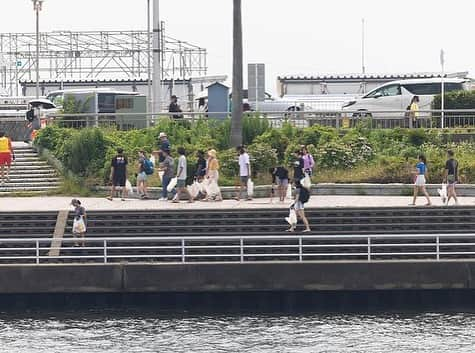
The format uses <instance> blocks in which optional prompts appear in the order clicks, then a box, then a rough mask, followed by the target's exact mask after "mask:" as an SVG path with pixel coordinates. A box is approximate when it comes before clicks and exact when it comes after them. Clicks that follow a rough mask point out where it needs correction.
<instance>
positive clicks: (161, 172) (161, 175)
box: [158, 170, 164, 182]
mask: <svg viewBox="0 0 475 353" xmlns="http://www.w3.org/2000/svg"><path fill="white" fill-rule="evenodd" d="M163 174H164V172H163V170H159V171H158V177H159V178H160V182H163Z"/></svg>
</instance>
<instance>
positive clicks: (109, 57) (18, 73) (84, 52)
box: [0, 22, 207, 98]
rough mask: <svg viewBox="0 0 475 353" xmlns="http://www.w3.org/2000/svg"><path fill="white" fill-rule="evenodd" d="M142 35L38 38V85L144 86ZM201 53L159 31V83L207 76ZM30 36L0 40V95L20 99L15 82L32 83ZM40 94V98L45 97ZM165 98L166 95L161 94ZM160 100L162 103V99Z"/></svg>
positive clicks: (65, 34)
mask: <svg viewBox="0 0 475 353" xmlns="http://www.w3.org/2000/svg"><path fill="white" fill-rule="evenodd" d="M151 39H152V33H149V32H147V31H53V32H43V33H40V50H39V71H40V80H41V81H43V83H45V82H47V81H55V82H61V81H69V82H71V81H76V80H77V81H81V80H82V81H104V80H130V81H134V80H137V81H139V82H140V81H141V82H144V81H145V80H148V79H149V77H148V74H149V70H150V67H149V66H150V63H151V60H149V55H150V56H152V52H151V51H150V50H149V41H151ZM206 55H207V53H206V49H204V48H201V47H199V46H197V45H194V44H191V43H188V42H185V41H181V40H178V39H175V38H172V37H169V36H166V35H165V28H164V23H163V22H161V29H160V71H161V72H160V77H161V79H162V80H168V81H174V80H182V81H183V80H188V79H190V78H192V77H194V76H195V77H202V76H205V75H206V73H207V63H206ZM35 68H36V35H35V33H3V34H0V93H1V94H4V95H9V96H19V95H21V91H20V86H19V82H33V81H35ZM46 93H47V92H44V88H43V94H46ZM166 93H167V90H165V92H164V94H166ZM164 98H165V97H164Z"/></svg>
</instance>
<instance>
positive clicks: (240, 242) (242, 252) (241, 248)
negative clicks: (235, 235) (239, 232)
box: [239, 238, 244, 263]
mask: <svg viewBox="0 0 475 353" xmlns="http://www.w3.org/2000/svg"><path fill="white" fill-rule="evenodd" d="M239 249H240V255H241V260H240V262H241V263H243V262H244V240H243V239H242V238H241V239H240V240H239Z"/></svg>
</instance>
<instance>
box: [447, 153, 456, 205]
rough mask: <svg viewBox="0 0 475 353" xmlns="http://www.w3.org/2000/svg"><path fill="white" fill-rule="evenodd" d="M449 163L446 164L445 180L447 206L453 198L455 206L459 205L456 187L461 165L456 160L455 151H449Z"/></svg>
mask: <svg viewBox="0 0 475 353" xmlns="http://www.w3.org/2000/svg"><path fill="white" fill-rule="evenodd" d="M447 157H448V159H447V161H446V162H445V170H444V180H445V182H446V183H447V205H448V204H449V201H450V199H451V198H453V199H454V201H455V204H456V205H458V204H459V202H458V199H457V193H456V192H455V185H456V184H457V181H458V167H459V163H458V162H457V160H456V159H455V158H454V151H452V150H448V151H447Z"/></svg>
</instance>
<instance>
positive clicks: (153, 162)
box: [149, 154, 155, 166]
mask: <svg viewBox="0 0 475 353" xmlns="http://www.w3.org/2000/svg"><path fill="white" fill-rule="evenodd" d="M149 161H150V162H152V164H153V165H154V166H155V156H154V155H153V154H152V155H151V156H150V158H149Z"/></svg>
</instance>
